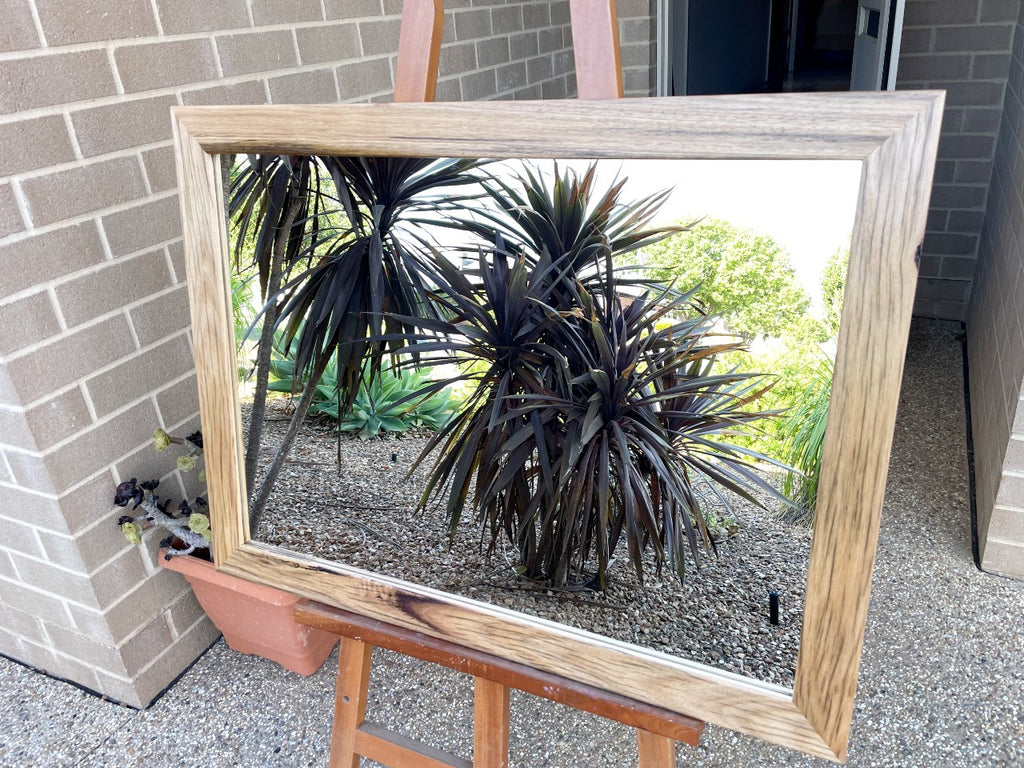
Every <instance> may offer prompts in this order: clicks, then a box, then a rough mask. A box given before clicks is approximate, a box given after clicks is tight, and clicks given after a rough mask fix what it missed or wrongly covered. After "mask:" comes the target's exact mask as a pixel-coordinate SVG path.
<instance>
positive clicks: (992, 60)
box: [971, 0, 1016, 80]
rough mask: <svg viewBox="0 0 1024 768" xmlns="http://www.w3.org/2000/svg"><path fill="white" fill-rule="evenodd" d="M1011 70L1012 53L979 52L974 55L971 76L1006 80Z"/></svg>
mask: <svg viewBox="0 0 1024 768" xmlns="http://www.w3.org/2000/svg"><path fill="white" fill-rule="evenodd" d="M1015 1H1016V0H1015ZM1009 71H1010V54H1008V53H979V54H977V55H976V56H974V65H973V66H972V68H971V76H972V77H974V78H976V79H986V78H991V79H996V80H1005V79H1006V75H1007V73H1008V72H1009Z"/></svg>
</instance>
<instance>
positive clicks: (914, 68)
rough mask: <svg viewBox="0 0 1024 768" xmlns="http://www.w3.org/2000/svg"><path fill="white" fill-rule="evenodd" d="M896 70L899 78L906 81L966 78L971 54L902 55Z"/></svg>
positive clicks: (969, 70) (969, 69)
mask: <svg viewBox="0 0 1024 768" xmlns="http://www.w3.org/2000/svg"><path fill="white" fill-rule="evenodd" d="M898 71H899V78H900V80H902V81H907V82H911V81H915V82H931V81H934V80H957V79H967V77H968V75H969V74H970V72H971V56H970V55H969V54H966V53H954V54H941V55H940V54H929V55H922V56H904V57H903V58H901V59H900V65H899V70H898Z"/></svg>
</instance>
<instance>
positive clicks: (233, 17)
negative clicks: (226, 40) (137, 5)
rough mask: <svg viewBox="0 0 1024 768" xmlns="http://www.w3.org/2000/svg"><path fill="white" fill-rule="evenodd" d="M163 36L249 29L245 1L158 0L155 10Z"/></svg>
mask: <svg viewBox="0 0 1024 768" xmlns="http://www.w3.org/2000/svg"><path fill="white" fill-rule="evenodd" d="M159 14H160V23H161V25H163V28H164V34H168V35H180V34H187V33H189V32H220V31H224V30H228V29H241V28H245V27H248V26H249V12H248V11H247V10H246V7H245V0H216V2H205V3H195V2H189V3H185V2H181V1H180V0H162V2H161V3H160V8H159Z"/></svg>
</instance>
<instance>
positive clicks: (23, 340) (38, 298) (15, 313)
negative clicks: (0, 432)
mask: <svg viewBox="0 0 1024 768" xmlns="http://www.w3.org/2000/svg"><path fill="white" fill-rule="evenodd" d="M58 333H60V323H58V322H57V315H56V314H55V313H54V311H53V303H52V302H51V301H50V295H49V293H47V292H46V291H40V292H39V293H33V294H32V295H30V296H26V297H25V298H23V299H19V300H18V301H12V302H8V303H6V304H0V355H9V354H11V353H12V352H15V351H17V350H19V349H22V348H23V347H27V346H29V345H31V344H36V343H38V342H41V341H44V340H46V339H48V338H50V337H51V336H55V335H56V334H58ZM0 439H2V438H0Z"/></svg>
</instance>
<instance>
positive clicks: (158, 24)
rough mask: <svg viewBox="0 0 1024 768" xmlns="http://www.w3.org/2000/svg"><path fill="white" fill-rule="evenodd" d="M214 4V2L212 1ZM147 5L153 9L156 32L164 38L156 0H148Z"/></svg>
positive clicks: (214, 0) (162, 24)
mask: <svg viewBox="0 0 1024 768" xmlns="http://www.w3.org/2000/svg"><path fill="white" fill-rule="evenodd" d="M213 2H216V0H213ZM149 5H150V7H151V8H152V9H153V20H154V21H156V32H157V34H158V35H160V37H163V36H164V23H163V22H162V21H161V20H160V9H159V8H158V7H157V2H156V0H149Z"/></svg>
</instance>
